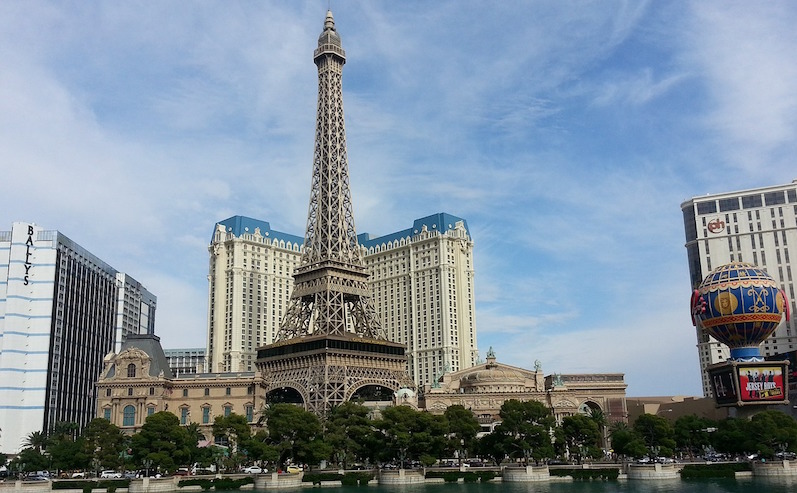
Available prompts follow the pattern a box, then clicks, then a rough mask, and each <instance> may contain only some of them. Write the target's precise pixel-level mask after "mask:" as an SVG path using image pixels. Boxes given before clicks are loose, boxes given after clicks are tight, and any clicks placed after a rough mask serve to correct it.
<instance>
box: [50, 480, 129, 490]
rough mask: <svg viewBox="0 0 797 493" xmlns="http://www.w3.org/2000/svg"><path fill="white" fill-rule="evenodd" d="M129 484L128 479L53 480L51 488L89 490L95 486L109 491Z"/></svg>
mask: <svg viewBox="0 0 797 493" xmlns="http://www.w3.org/2000/svg"><path fill="white" fill-rule="evenodd" d="M128 486H130V480H129V479H82V480H80V481H75V480H69V481H53V483H52V489H54V490H83V491H86V492H87V491H91V490H92V489H95V488H98V489H99V488H104V489H106V490H108V491H109V492H114V491H116V490H117V489H118V488H127V487H128Z"/></svg>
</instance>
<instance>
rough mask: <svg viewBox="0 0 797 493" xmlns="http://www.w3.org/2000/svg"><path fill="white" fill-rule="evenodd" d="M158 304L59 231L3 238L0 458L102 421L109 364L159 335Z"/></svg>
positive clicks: (16, 226) (21, 228) (15, 229)
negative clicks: (142, 337) (99, 412)
mask: <svg viewBox="0 0 797 493" xmlns="http://www.w3.org/2000/svg"><path fill="white" fill-rule="evenodd" d="M156 302H157V299H156V297H155V296H154V295H153V294H152V293H150V292H149V291H147V290H146V289H145V288H144V287H143V286H142V285H141V284H140V283H139V282H137V281H136V280H135V279H133V278H132V277H130V276H128V275H127V274H124V273H122V272H119V271H117V270H115V269H114V268H112V267H111V266H109V265H108V264H106V263H105V262H103V261H102V260H100V259H99V258H97V257H96V256H95V255H93V254H91V253H90V252H89V251H87V250H86V249H85V248H83V247H81V246H80V245H78V244H77V243H75V242H74V241H72V240H70V239H69V238H68V237H66V236H64V235H63V234H62V233H60V232H58V231H51V230H45V229H42V228H41V227H39V226H37V225H35V224H31V223H22V222H17V223H13V225H12V228H11V231H0V428H2V433H0V451H2V452H5V453H16V452H17V451H19V450H20V448H21V444H22V443H23V442H24V440H25V438H26V437H27V436H28V435H29V434H30V433H32V432H35V431H42V432H44V433H47V432H48V431H49V430H51V429H52V428H53V427H54V425H55V424H56V423H59V422H69V423H76V424H77V425H78V426H79V427H81V428H82V426H83V425H85V424H86V423H88V422H89V421H90V420H91V419H92V418H94V417H95V415H96V400H97V396H96V389H95V383H96V381H97V377H98V375H99V374H100V371H101V370H102V361H103V358H104V357H105V356H106V355H107V354H108V353H109V352H111V351H115V352H118V351H119V350H120V348H121V344H122V341H123V340H124V338H125V337H126V336H127V335H128V334H131V333H135V334H152V333H153V332H154V326H155V308H156Z"/></svg>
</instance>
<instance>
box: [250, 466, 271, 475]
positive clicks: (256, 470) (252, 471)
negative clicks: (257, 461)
mask: <svg viewBox="0 0 797 493" xmlns="http://www.w3.org/2000/svg"><path fill="white" fill-rule="evenodd" d="M244 472H245V473H246V474H265V473H267V472H268V469H263V468H262V467H258V466H249V467H247V468H245V469H244Z"/></svg>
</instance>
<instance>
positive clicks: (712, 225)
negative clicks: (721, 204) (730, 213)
mask: <svg viewBox="0 0 797 493" xmlns="http://www.w3.org/2000/svg"><path fill="white" fill-rule="evenodd" d="M706 227H707V228H708V230H709V231H710V232H712V233H714V234H716V233H719V232H721V231H722V230H723V229H725V221H723V220H722V219H720V218H716V219H714V220H713V221H710V222H709V223H708V224H707V225H706Z"/></svg>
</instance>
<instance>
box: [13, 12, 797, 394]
mask: <svg viewBox="0 0 797 493" xmlns="http://www.w3.org/2000/svg"><path fill="white" fill-rule="evenodd" d="M328 4H329V3H328V2H327V1H321V0H313V1H303V2H302V1H292V2H286V1H257V2H254V1H246V2H244V1H240V2H234V1H223V2H222V1H218V2H214V1H206V2H181V1H162V2H133V1H131V2H109V1H106V2H41V1H33V2H30V1H17V0H6V1H3V2H0V196H2V204H3V205H2V208H0V229H8V228H10V225H11V223H12V222H14V221H31V222H36V223H38V224H40V225H42V226H43V227H46V228H51V229H58V230H60V231H61V232H63V233H64V234H66V235H67V236H69V237H70V238H72V239H73V240H75V241H76V242H78V243H79V244H81V245H82V246H84V247H86V248H87V249H89V250H90V251H92V252H93V253H95V254H96V255H98V256H99V257H100V258H102V259H103V260H105V261H107V262H108V263H110V264H111V265H113V266H114V267H116V268H117V269H119V270H122V271H125V272H128V273H129V274H131V275H132V276H133V277H135V278H137V279H138V280H139V281H141V282H142V283H143V284H144V285H146V286H147V287H148V288H149V289H150V290H151V291H153V292H154V293H155V294H156V295H157V296H158V302H159V306H158V313H157V328H156V330H157V333H158V334H159V335H160V336H161V339H162V342H163V344H164V346H165V347H197V346H200V347H201V346H203V345H204V344H205V331H206V318H207V315H206V313H207V279H206V276H207V264H208V253H207V245H208V243H209V240H210V236H211V232H212V229H213V225H214V223H215V222H216V221H219V220H221V219H224V218H227V217H229V216H232V215H236V214H240V215H247V216H251V217H255V218H259V219H263V220H266V221H269V222H270V223H271V226H272V227H273V228H275V229H277V230H280V231H284V232H288V233H293V234H298V235H302V234H303V232H304V227H305V222H306V216H307V203H308V199H309V191H310V173H311V159H312V151H313V131H314V119H315V105H316V96H317V87H316V82H317V78H316V77H317V72H316V68H315V66H314V65H313V62H312V52H313V49H314V48H315V46H316V43H317V38H318V35H319V34H320V32H321V30H322V27H323V19H324V15H325V12H326V9H327V7H328ZM332 10H333V13H334V15H335V21H336V25H337V28H338V32H339V33H340V35H341V37H342V40H343V47H344V49H345V50H346V53H347V64H346V66H345V68H344V73H343V89H344V106H345V113H346V128H347V141H348V156H349V166H350V174H351V188H352V196H353V202H354V212H355V218H356V225H357V232H358V233H364V232H367V233H370V234H372V235H382V234H387V233H391V232H394V231H397V230H400V229H405V228H409V227H410V226H411V224H412V221H413V220H414V219H416V218H419V217H424V216H426V215H429V214H432V213H436V212H441V211H444V212H448V213H450V214H454V215H457V216H461V217H464V218H466V219H467V220H468V224H469V226H470V230H471V233H472V236H473V238H474V240H475V265H476V297H477V304H476V310H477V317H476V320H477V330H478V344H479V349H480V351H481V353H482V354H484V353H485V352H486V350H487V349H488V348H489V347H490V346H492V347H493V348H494V349H495V351H496V353H497V356H498V359H499V361H502V362H505V363H508V364H513V365H517V366H522V367H526V368H531V367H533V362H534V360H536V359H539V360H540V361H541V362H542V365H543V370H544V371H545V372H546V373H553V372H559V373H568V372H622V373H625V375H626V381H627V383H628V384H629V388H628V394H629V395H631V396H642V395H668V394H686V395H698V394H700V392H701V390H700V376H699V368H698V358H697V351H696V349H695V335H694V330H693V328H692V326H691V323H690V320H689V315H688V311H687V310H688V298H689V294H690V286H689V277H688V270H687V265H686V254H685V249H684V246H683V244H684V235H683V224H682V219H681V212H680V203H681V202H682V201H684V200H686V199H688V198H690V197H693V196H697V195H701V194H705V193H716V192H725V191H731V190H738V189H745V188H751V187H756V186H764V185H772V184H782V183H788V182H790V181H792V180H793V179H795V178H797V171H795V170H796V169H797V167H795V164H794V157H795V155H797V152H795V151H797V116H796V115H797V56H795V53H797V30H795V29H794V26H795V25H797V5H795V4H794V3H793V2H785V1H783V2H779V1H771V2H724V1H723V2H720V1H696V2H686V1H684V2H650V3H647V2H641V1H634V2H613V1H608V0H601V1H594V2H587V1H583V2H567V1H560V0H551V1H545V2H532V1H528V2H518V1H502V2H469V1H453V0H452V1H437V2H426V1H403V2H372V1H365V0H363V1H346V2H342V1H341V2H332Z"/></svg>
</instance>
